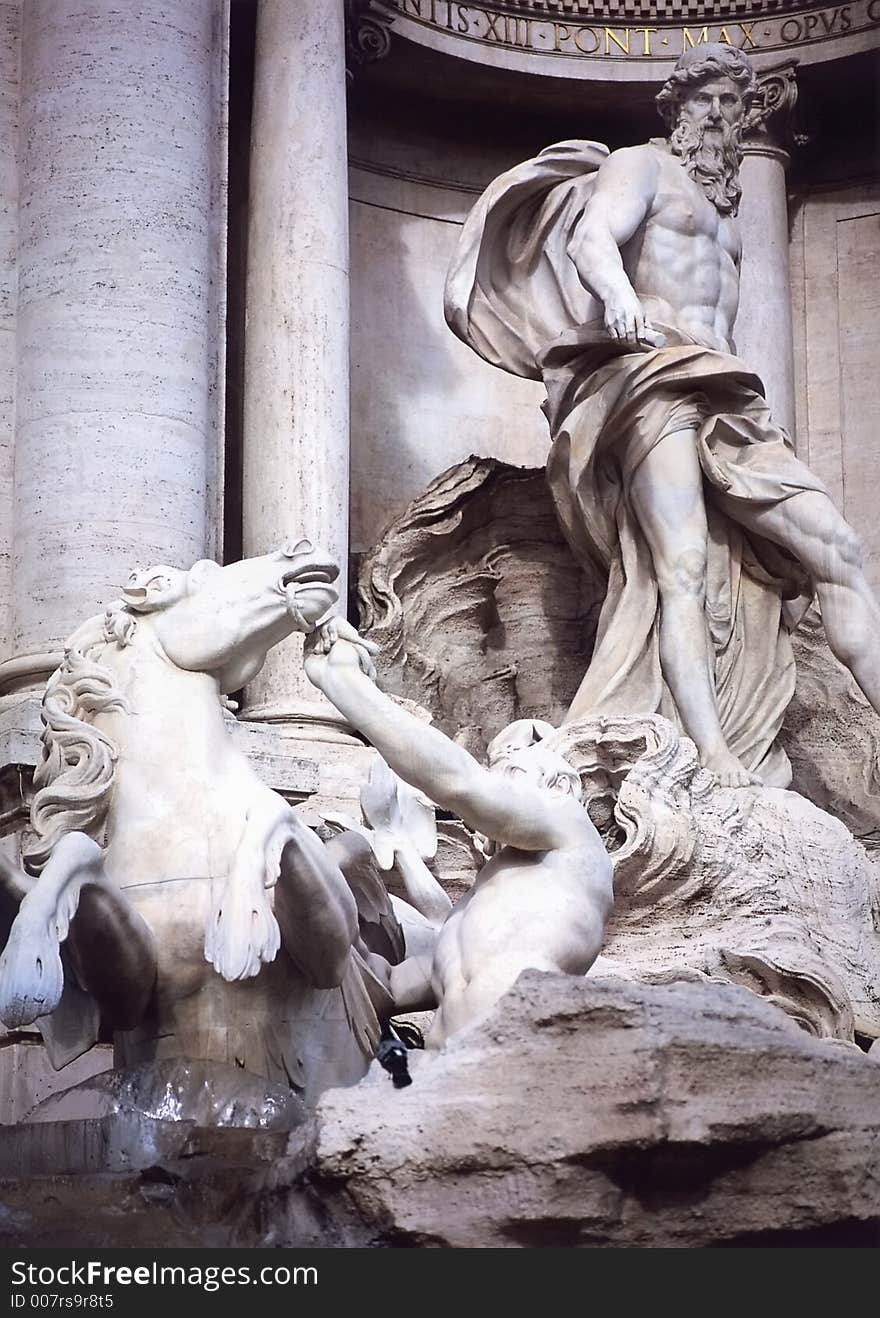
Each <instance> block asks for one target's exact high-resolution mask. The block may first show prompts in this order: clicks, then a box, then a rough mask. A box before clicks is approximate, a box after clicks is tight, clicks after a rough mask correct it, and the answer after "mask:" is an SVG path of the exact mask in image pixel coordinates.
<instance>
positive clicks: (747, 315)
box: [734, 69, 796, 437]
mask: <svg viewBox="0 0 880 1318" xmlns="http://www.w3.org/2000/svg"><path fill="white" fill-rule="evenodd" d="M762 90H763V94H764V97H765V108H764V110H763V112H762V114H761V116H760V119H759V123H758V129H757V131H756V132H754V133H753V134H751V135H748V136H747V137H746V139H745V141H744V144H743V145H744V148H745V155H744V158H743V163H742V169H741V172H740V177H741V182H742V190H743V195H742V202H741V205H740V212H739V223H740V230H741V232H742V241H743V259H742V274H741V279H740V305H739V312H738V314H737V318H736V326H735V328H734V337H735V339H736V346H737V352H738V354H739V356H740V357H742V359H743V360H744V361H745V362H747V363H748V364H749V365H750V366H753V367H754V369H755V370H756V371H757V372H758V373H759V374H760V376H761V378H762V379H763V381H764V387H765V389H766V392H767V401H768V402H769V404H770V407H771V409H772V412H773V417H774V420H775V421H776V422H777V423H778V424H779V425H781V426H784V427H785V429H786V430H787V431H788V432H789V434H790V435H791V436H792V437H794V433H795V432H794V427H795V385H794V338H793V331H792V312H791V281H790V277H789V256H788V250H789V234H788V194H787V188H786V170H787V168H788V164H789V156H788V154H787V152H786V151H784V150H783V149H782V147H781V145H780V143H781V140H782V137H783V134H784V129H785V120H786V118H787V115H788V114H789V112H790V110H791V109H792V108H793V106H794V102H795V99H796V86H795V82H794V71H793V69H786V70H782V71H779V72H777V73H774V74H772V75H770V76H769V77H768V78H765V79H764V80H763V81H762Z"/></svg>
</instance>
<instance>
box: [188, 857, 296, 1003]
mask: <svg viewBox="0 0 880 1318" xmlns="http://www.w3.org/2000/svg"><path fill="white" fill-rule="evenodd" d="M280 946H281V931H280V930H279V928H278V921H277V920H276V919H275V914H274V912H273V910H272V907H271V905H270V904H269V899H268V897H267V895H266V890H265V888H264V887H263V886H262V884H261V885H260V886H259V887H256V885H254V884H245V883H242V882H241V880H237V879H236V876H235V875H232V876H231V877H230V878H229V879H228V880H227V883H226V887H225V890H224V892H223V896H222V898H221V900H220V902H219V904H218V905H217V906H216V907H215V908H214V910H213V911H212V913H211V918H210V919H209V921H208V927H207V929H206V930H205V959H206V960H207V961H209V962H210V963H211V965H212V966H213V967H214V969H215V970H216V971H217V974H218V975H222V976H223V978H224V979H226V980H229V981H234V980H237V979H252V978H253V977H254V975H257V974H259V972H260V967H261V966H262V965H265V964H268V963H269V962H270V961H274V960H275V958H276V956H277V955H278V949H279V948H280Z"/></svg>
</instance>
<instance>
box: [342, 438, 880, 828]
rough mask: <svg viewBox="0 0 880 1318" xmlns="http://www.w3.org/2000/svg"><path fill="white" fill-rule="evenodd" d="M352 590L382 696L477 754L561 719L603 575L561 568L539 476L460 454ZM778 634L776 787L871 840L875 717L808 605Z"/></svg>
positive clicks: (561, 553)
mask: <svg viewBox="0 0 880 1318" xmlns="http://www.w3.org/2000/svg"><path fill="white" fill-rule="evenodd" d="M358 590H359V598H360V607H361V624H362V627H363V628H364V630H366V631H367V632H369V634H370V636H371V637H372V638H373V639H374V640H376V641H378V642H379V643H380V644H381V646H382V653H381V654H380V655H379V658H378V667H379V672H380V677H381V680H382V682H383V685H384V687H385V689H386V690H388V691H390V692H392V693H394V694H397V695H401V696H404V697H407V698H408V699H410V700H414V701H417V702H418V703H419V704H421V705H423V706H425V707H426V708H427V709H428V710H430V712H431V714H432V715H433V716H434V719H435V720H436V722H437V724H438V725H439V726H440V727H441V728H443V730H444V731H445V732H447V733H448V734H449V735H451V736H454V737H455V738H456V740H458V741H459V742H461V743H462V744H463V745H465V746H467V748H468V749H469V750H471V751H472V752H473V753H475V754H477V755H480V754H481V753H482V751H483V750H484V748H485V746H486V744H487V742H488V741H489V740H490V739H491V738H492V737H493V736H494V735H495V733H496V732H499V731H500V730H501V728H503V727H504V726H505V725H506V724H507V723H509V722H511V721H512V720H513V719H515V718H542V719H546V720H548V721H549V722H550V723H553V724H554V725H558V724H559V723H560V722H561V720H562V718H563V716H564V714H565V711H566V709H567V707H568V704H569V701H570V700H571V698H572V696H573V695H574V693H575V691H576V689H577V686H578V683H579V682H580V679H581V677H582V676H583V673H584V670H585V669H586V667H587V664H588V662H589V658H590V655H591V653H592V646H593V638H594V633H595V627H596V621H597V618H598V611H599V608H600V607H601V603H602V598H603V595H604V590H605V583H604V581H602V580H601V579H600V578H599V577H598V575H597V576H594V577H592V578H591V577H588V576H586V575H585V574H584V573H583V572H582V570H581V569H580V567H579V566H578V564H577V563H576V562H575V560H574V557H573V555H572V553H571V551H570V549H569V548H568V545H567V543H566V541H565V540H564V538H563V536H562V533H561V531H560V530H559V527H558V525H557V522H556V516H555V513H554V509H553V503H552V499H551V496H550V492H549V490H548V489H547V486H546V484H545V481H544V473H543V471H541V470H535V469H528V468H518V467H512V466H509V465H507V464H506V463H503V462H497V461H495V460H493V459H488V458H470V459H469V460H468V461H467V462H463V463H460V464H458V465H457V466H455V467H451V468H450V469H449V470H448V471H446V472H444V473H443V474H442V475H440V476H438V477H437V479H436V480H435V481H433V482H432V484H431V485H430V486H429V487H428V489H427V490H425V492H424V494H422V495H421V496H420V497H419V498H418V499H416V500H415V501H414V502H413V503H412V504H411V505H410V507H409V508H408V509H407V510H406V511H405V512H404V513H402V514H401V516H400V517H398V518H396V519H395V520H394V521H393V522H392V523H391V524H390V525H389V526H388V528H387V530H386V532H385V535H384V536H383V538H382V540H381V542H380V543H379V545H378V546H377V547H376V548H375V549H373V550H372V551H371V552H370V553H369V554H368V555H366V556H365V558H364V560H363V562H362V565H361V571H360V578H359V586H358ZM793 639H794V649H795V657H796V660H797V666H798V685H797V691H796V693H795V697H794V700H793V701H792V703H791V705H790V706H789V709H788V713H787V715H786V719H785V723H784V726H783V730H782V737H781V741H782V745H783V746H784V749H785V750H786V752H787V754H788V756H789V758H790V760H791V763H792V769H793V774H794V777H793V782H792V787H793V789H794V790H795V791H797V792H800V793H802V795H804V796H806V797H807V798H808V799H809V800H811V801H812V802H813V803H814V804H815V805H817V806H819V807H820V808H821V809H822V810H826V811H828V812H829V813H830V814H832V815H835V816H836V817H837V818H838V819H840V820H842V821H843V823H845V824H846V826H847V828H848V829H849V830H850V831H851V832H852V833H853V834H854V835H855V836H856V838H858V839H859V840H860V841H862V842H863V843H864V845H865V846H866V847H868V849H869V850H874V849H878V848H880V770H878V754H880V718H878V717H877V715H876V714H875V713H874V712H873V710H872V709H871V708H870V706H869V705H868V703H867V701H866V700H865V699H864V697H863V696H862V694H861V692H860V691H859V690H858V688H857V687H856V686H855V683H854V682H853V681H852V679H851V677H850V676H849V674H848V673H847V672H846V670H845V669H844V668H843V667H842V666H841V665H840V664H839V663H838V662H837V660H836V659H835V658H834V657H833V656H832V654H831V652H830V651H829V649H828V646H827V643H826V641H825V637H824V632H823V630H822V624H821V621H820V619H819V617H818V613H817V612H816V610H815V609H814V610H811V612H810V613H809V614H808V615H807V618H806V619H805V621H804V623H802V625H801V627H800V629H799V631H798V632H797V633H796V635H795V636H794V638H793Z"/></svg>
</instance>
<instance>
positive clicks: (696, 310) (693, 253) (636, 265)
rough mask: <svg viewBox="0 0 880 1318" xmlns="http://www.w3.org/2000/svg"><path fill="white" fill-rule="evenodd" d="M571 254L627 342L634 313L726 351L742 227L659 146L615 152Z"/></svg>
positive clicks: (633, 325) (634, 330) (734, 303)
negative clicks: (721, 211)
mask: <svg viewBox="0 0 880 1318" xmlns="http://www.w3.org/2000/svg"><path fill="white" fill-rule="evenodd" d="M568 252H569V256H570V257H571V258H572V260H573V261H574V263H575V266H576V268H577V270H578V273H579V274H580V276H581V279H582V280H583V282H584V284H585V285H586V287H587V288H589V289H590V290H591V292H593V293H594V295H595V296H596V297H597V298H598V299H599V301H600V302H602V304H603V305H604V308H605V324H606V326H607V328H608V330H609V332H610V333H612V334H614V335H616V336H617V337H621V338H624V337H625V338H632V340H633V341H634V340H635V337H636V335H637V333H639V332H640V331H639V328H638V324H637V323H636V319H637V317H639V316H640V317H641V318H642V319H643V320H644V321H646V322H647V326H646V328H647V327H649V326H650V325H655V326H663V325H666V326H667V327H672V328H674V329H677V330H679V331H680V332H681V333H682V334H684V335H686V336H688V337H689V338H692V339H695V340H696V341H697V342H698V343H702V344H704V345H705V346H706V347H709V348H715V349H718V350H719V351H732V350H733V323H734V320H735V319H736V311H737V305H738V302H739V260H740V238H739V230H738V228H737V224H736V221H735V220H734V219H733V218H732V217H731V216H726V215H722V214H721V213H720V212H719V211H718V210H717V208H716V207H715V206H714V204H713V203H712V202H711V201H710V200H709V198H708V197H707V196H706V194H705V192H704V191H703V189H702V188H701V187H700V185H699V184H698V183H695V182H694V180H693V179H692V178H691V177H690V175H689V174H688V173H687V171H686V169H685V168H684V166H683V165H682V163H681V161H680V160H679V159H678V157H677V156H674V155H672V153H671V152H670V151H669V149H668V148H667V147H666V146H665V144H662V143H653V142H649V143H646V144H645V145H644V146H637V147H624V148H623V149H622V150H620V151H614V152H612V154H611V155H610V156H609V157H608V159H607V160H606V161H605V163H604V164H603V165H602V167H601V169H600V170H599V172H598V174H597V175H596V179H595V183H594V186H593V193H592V196H591V198H590V200H589V202H588V203H587V206H586V208H585V210H584V213H583V216H582V218H581V220H580V221H579V222H578V224H577V225H576V227H575V229H574V231H573V233H572V236H571V240H570V242H569V246H568ZM643 341H645V340H643ZM647 342H648V343H650V342H651V339H650V338H648V339H647Z"/></svg>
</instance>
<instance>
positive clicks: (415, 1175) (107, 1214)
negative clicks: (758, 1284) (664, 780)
mask: <svg viewBox="0 0 880 1318" xmlns="http://www.w3.org/2000/svg"><path fill="white" fill-rule="evenodd" d="M414 1060H415V1061H416V1064H415V1065H414V1066H413V1074H414V1083H413V1084H412V1085H411V1086H410V1087H409V1088H408V1089H402V1090H397V1089H394V1087H393V1086H392V1084H391V1081H390V1078H389V1077H388V1076H387V1075H386V1074H385V1072H384V1071H381V1070H380V1069H379V1068H378V1067H375V1068H374V1070H373V1071H371V1072H370V1074H369V1075H368V1077H367V1078H366V1079H365V1080H364V1081H363V1082H362V1083H361V1084H360V1085H358V1086H356V1087H355V1088H352V1089H342V1090H333V1091H331V1092H330V1093H328V1094H327V1095H326V1096H325V1097H324V1099H323V1100H322V1102H321V1104H320V1106H319V1108H318V1111H317V1116H316V1118H315V1120H314V1121H313V1122H312V1123H310V1125H309V1126H308V1127H305V1128H303V1129H301V1130H298V1131H294V1132H293V1134H292V1135H290V1136H289V1137H285V1136H281V1135H278V1134H273V1133H270V1132H261V1131H260V1132H258V1131H241V1130H225V1131H223V1130H213V1131H198V1130H194V1129H193V1128H192V1126H191V1125H189V1124H187V1123H162V1122H153V1123H152V1126H151V1127H150V1130H149V1131H147V1132H146V1134H148V1135H149V1137H150V1148H152V1149H153V1150H154V1155H153V1157H154V1161H153V1162H152V1164H151V1165H149V1166H146V1165H145V1164H144V1162H143V1161H141V1162H140V1163H136V1164H135V1165H134V1166H133V1165H132V1164H131V1163H130V1162H129V1164H128V1167H129V1170H127V1171H120V1170H115V1171H113V1172H107V1173H104V1174H100V1173H96V1172H95V1171H94V1169H93V1158H91V1159H90V1157H88V1156H87V1155H89V1154H90V1153H91V1154H92V1155H93V1154H94V1152H95V1149H97V1148H98V1147H99V1144H100V1138H101V1132H100V1131H99V1130H98V1129H97V1126H98V1125H99V1123H82V1125H83V1127H86V1126H94V1127H96V1129H95V1130H93V1131H90V1130H86V1129H83V1134H82V1145H83V1159H84V1168H83V1172H82V1173H80V1174H78V1175H77V1174H74V1173H72V1172H71V1171H70V1170H68V1171H67V1173H66V1174H64V1175H54V1176H52V1175H42V1176H40V1177H31V1178H23V1177H16V1176H14V1175H10V1171H9V1170H6V1172H5V1175H4V1177H3V1179H2V1180H0V1200H2V1204H3V1209H4V1211H3V1213H2V1214H0V1244H2V1245H5V1246H14V1245H22V1244H24V1243H27V1244H28V1245H30V1246H35V1245H40V1244H50V1243H51V1244H53V1245H55V1246H59V1245H83V1244H88V1245H94V1246H98V1245H106V1246H109V1245H122V1244H138V1245H140V1246H142V1247H161V1246H163V1245H177V1246H180V1245H184V1244H204V1245H212V1246H215V1247H216V1246H223V1245H252V1246H253V1245H259V1246H275V1247H279V1246H281V1247H283V1246H291V1245H299V1246H311V1245H324V1246H413V1245H439V1246H456V1247H458V1246H461V1247H467V1248H476V1247H483V1246H498V1245H501V1246H508V1247H516V1246H544V1245H567V1246H654V1245H678V1246H699V1245H750V1244H773V1245H783V1244H800V1245H841V1244H850V1245H853V1244H864V1245H868V1244H871V1245H877V1244H880V1084H878V1077H880V1072H878V1069H877V1063H876V1061H875V1060H874V1059H873V1058H870V1057H867V1056H865V1054H864V1053H862V1052H860V1051H859V1050H858V1049H856V1048H854V1047H852V1046H846V1045H841V1044H834V1043H827V1042H823V1041H819V1040H816V1039H812V1038H810V1037H809V1036H808V1035H806V1034H804V1033H803V1032H802V1031H801V1030H799V1029H798V1028H797V1027H796V1026H795V1025H794V1024H792V1022H791V1021H790V1020H789V1019H787V1018H786V1017H785V1016H784V1015H783V1014H782V1013H781V1012H779V1011H778V1010H777V1009H776V1008H775V1007H772V1006H770V1005H769V1004H767V1003H763V1002H760V1001H758V999H757V998H755V997H754V996H753V995H751V994H749V993H747V992H745V991H744V990H742V989H738V988H734V987H730V986H720V985H716V984H675V985H666V986H644V985H633V984H624V983H622V982H620V981H617V980H608V979H606V980H601V979H595V978H593V977H591V976H588V977H587V978H586V979H580V980H579V979H575V978H573V977H569V976H556V975H543V974H540V973H538V972H529V973H528V974H526V975H524V976H523V977H522V978H521V979H520V980H519V982H518V984H517V985H516V987H515V988H514V989H513V990H512V991H511V992H510V993H509V994H507V996H506V997H505V998H504V999H503V1000H502V1001H501V1003H499V1005H498V1007H497V1009H496V1011H495V1012H494V1014H493V1015H492V1017H491V1018H490V1019H489V1021H488V1022H487V1023H486V1025H485V1026H484V1027H483V1028H481V1029H478V1030H474V1031H466V1032H464V1033H462V1034H461V1035H459V1036H458V1038H457V1039H455V1040H454V1041H453V1042H452V1043H451V1044H450V1045H449V1046H448V1047H447V1048H446V1049H445V1050H444V1051H443V1052H441V1053H439V1054H437V1055H436V1056H435V1057H434V1058H433V1059H430V1058H428V1057H427V1056H423V1057H422V1058H421V1059H418V1058H416V1059H414ZM419 1062H420V1064H419ZM22 1129H25V1130H29V1131H31V1132H34V1133H36V1132H37V1128H35V1127H30V1128H22ZM40 1129H41V1130H42V1131H44V1132H45V1137H46V1141H47V1143H46V1149H47V1150H51V1147H52V1144H51V1138H50V1137H52V1135H53V1128H52V1127H42V1128H40ZM58 1130H59V1128H58V1127H57V1126H56V1127H55V1128H54V1132H55V1139H56V1142H57V1141H58V1139H59V1136H58V1134H57V1132H58ZM16 1134H17V1132H14V1131H13V1132H8V1133H7V1134H4V1133H2V1132H0V1154H2V1155H3V1165H4V1166H5V1167H6V1168H9V1167H10V1158H9V1156H8V1155H7V1154H6V1151H5V1148H4V1147H2V1144H3V1140H4V1139H9V1138H14V1137H15V1135H16ZM103 1138H104V1140H105V1142H106V1143H107V1147H108V1148H109V1147H111V1146H112V1147H113V1148H115V1147H116V1146H119V1147H120V1148H122V1146H123V1144H124V1140H123V1139H122V1132H119V1131H116V1132H114V1131H111V1130H107V1131H105V1132H104V1135H103ZM285 1138H286V1139H287V1143H286V1148H285V1145H284V1144H283V1143H281V1141H283V1140H284V1139H285ZM66 1147H67V1149H68V1151H70V1150H72V1149H73V1148H74V1141H73V1140H71V1139H68V1140H67V1141H66Z"/></svg>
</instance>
